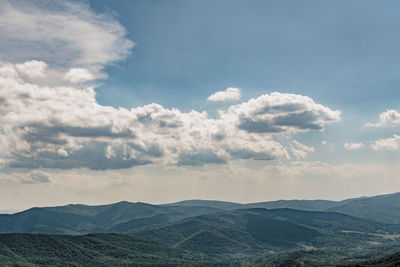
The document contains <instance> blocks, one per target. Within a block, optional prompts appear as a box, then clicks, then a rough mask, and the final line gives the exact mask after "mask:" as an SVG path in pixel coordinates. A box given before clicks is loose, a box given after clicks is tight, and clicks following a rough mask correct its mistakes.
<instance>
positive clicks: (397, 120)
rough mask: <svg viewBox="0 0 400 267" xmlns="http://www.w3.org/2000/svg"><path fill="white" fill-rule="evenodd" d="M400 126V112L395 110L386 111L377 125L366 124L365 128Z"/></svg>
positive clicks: (380, 116)
mask: <svg viewBox="0 0 400 267" xmlns="http://www.w3.org/2000/svg"><path fill="white" fill-rule="evenodd" d="M397 124H400V112H398V111H396V110H394V109H389V110H386V111H385V112H382V113H381V114H380V115H379V122H377V123H370V122H368V123H366V124H365V125H364V126H365V127H384V126H393V125H397Z"/></svg>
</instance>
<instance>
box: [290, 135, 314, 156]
mask: <svg viewBox="0 0 400 267" xmlns="http://www.w3.org/2000/svg"><path fill="white" fill-rule="evenodd" d="M291 152H292V154H293V156H295V157H296V159H303V158H305V157H306V156H307V154H308V153H311V152H314V148H313V147H311V146H307V145H305V144H302V143H300V142H297V141H296V140H293V145H291Z"/></svg>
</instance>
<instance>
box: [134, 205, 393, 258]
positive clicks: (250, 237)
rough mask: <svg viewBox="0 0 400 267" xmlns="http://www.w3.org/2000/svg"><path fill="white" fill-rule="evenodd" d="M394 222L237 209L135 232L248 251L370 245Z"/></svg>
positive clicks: (195, 246) (194, 246)
mask: <svg viewBox="0 0 400 267" xmlns="http://www.w3.org/2000/svg"><path fill="white" fill-rule="evenodd" d="M399 232H400V227H399V226H397V225H396V226H394V225H386V224H380V223H376V222H371V221H367V220H364V219H359V218H355V217H351V216H348V215H345V214H340V213H336V212H313V211H300V210H293V209H272V210H267V209H262V208H253V209H238V210H231V211H224V212H219V213H214V214H207V215H200V216H195V217H189V218H185V219H182V220H180V221H178V222H175V223H172V224H169V225H167V226H161V227H158V228H155V229H151V230H142V231H140V230H137V231H135V230H134V231H132V232H130V233H132V234H133V235H135V236H138V237H140V238H144V239H148V240H154V241H157V242H160V243H164V244H167V245H170V246H172V247H175V248H180V249H185V250H191V251H200V252H203V253H207V254H237V253H238V254H240V253H245V254H249V253H250V254H251V253H255V252H257V253H260V252H262V251H271V250H275V251H279V250H282V249H283V250H285V249H291V248H292V249H293V248H296V247H297V248H299V247H330V246H353V245H354V246H369V244H370V243H368V242H373V241H376V242H378V240H379V241H382V239H383V238H384V235H397V234H398V233H399Z"/></svg>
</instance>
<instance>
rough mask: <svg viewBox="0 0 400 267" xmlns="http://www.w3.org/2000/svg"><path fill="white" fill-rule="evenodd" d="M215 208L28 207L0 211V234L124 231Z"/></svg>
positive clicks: (131, 205)
mask: <svg viewBox="0 0 400 267" xmlns="http://www.w3.org/2000/svg"><path fill="white" fill-rule="evenodd" d="M215 211H217V210H216V209H213V208H209V207H194V208H191V209H188V208H185V207H162V206H156V205H150V204H146V203H140V202H138V203H130V202H119V203H115V204H110V205H100V206H87V205H79V204H78V205H67V206H60V207H46V208H32V209H29V210H26V211H23V212H19V213H15V214H0V233H15V232H19V233H48V234H50V233H52V234H75V235H76V234H85V233H103V232H112V233H124V232H127V231H129V230H132V229H138V228H144V227H150V226H155V225H161V224H166V223H169V222H173V221H177V220H179V219H182V218H185V217H187V216H193V215H199V214H204V213H209V212H215Z"/></svg>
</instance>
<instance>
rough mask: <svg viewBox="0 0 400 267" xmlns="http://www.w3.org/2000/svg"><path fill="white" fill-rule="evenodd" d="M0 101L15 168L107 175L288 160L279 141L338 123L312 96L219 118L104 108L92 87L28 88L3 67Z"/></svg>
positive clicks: (0, 141) (1, 139) (288, 97)
mask: <svg viewBox="0 0 400 267" xmlns="http://www.w3.org/2000/svg"><path fill="white" fill-rule="evenodd" d="M0 102H1V105H0V151H1V154H0V156H1V158H2V159H4V161H3V163H2V164H3V165H5V166H8V167H14V168H60V169H72V168H90V169H94V170H104V169H120V168H130V167H132V166H138V165H147V164H162V165H178V166H203V165H208V164H224V163H226V162H228V161H230V160H272V159H278V158H283V159H285V158H286V159H288V158H290V156H289V153H290V152H289V151H288V149H287V147H285V146H284V145H283V144H281V143H280V142H278V141H276V140H277V139H279V138H276V137H278V136H280V135H282V134H283V135H287V134H294V133H296V132H305V131H310V130H321V129H323V126H324V125H325V124H327V123H331V122H336V121H339V120H340V112H339V111H334V110H331V109H330V108H328V107H324V106H322V105H320V104H316V103H314V101H313V100H312V99H311V98H309V97H306V96H301V95H294V94H282V93H273V94H266V95H263V96H261V97H259V98H255V99H250V100H249V101H248V102H244V103H242V104H239V105H233V106H231V107H229V108H228V109H226V110H220V111H219V116H217V118H210V117H209V116H208V114H207V112H205V111H203V112H198V111H194V110H192V111H189V112H182V111H180V110H178V109H175V108H173V109H167V108H164V107H162V106H160V105H158V104H149V105H145V106H139V107H136V108H132V109H125V108H114V107H110V106H102V105H100V104H99V103H97V101H96V98H95V91H94V88H92V87H87V88H75V87H72V86H55V87H52V86H40V85H37V84H33V83H31V82H29V81H27V80H25V78H24V76H21V75H20V74H19V73H18V71H17V66H15V65H14V64H11V63H5V62H3V63H0ZM248 122H250V124H246V123H248ZM269 129H273V130H269ZM311 151H313V148H311V147H308V146H305V145H303V144H300V143H298V142H296V141H295V142H294V143H293V145H292V153H294V154H296V157H297V158H301V157H303V155H306V153H308V152H311Z"/></svg>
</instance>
